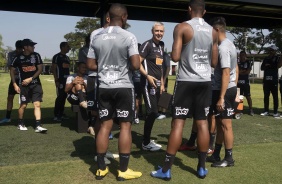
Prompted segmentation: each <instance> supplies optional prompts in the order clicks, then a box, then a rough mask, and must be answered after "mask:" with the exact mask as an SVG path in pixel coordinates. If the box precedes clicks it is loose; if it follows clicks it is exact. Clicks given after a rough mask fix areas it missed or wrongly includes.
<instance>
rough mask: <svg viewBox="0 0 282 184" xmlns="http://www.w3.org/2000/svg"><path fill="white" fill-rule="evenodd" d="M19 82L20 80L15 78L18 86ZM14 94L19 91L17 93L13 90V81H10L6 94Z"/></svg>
mask: <svg viewBox="0 0 282 184" xmlns="http://www.w3.org/2000/svg"><path fill="white" fill-rule="evenodd" d="M19 82H20V80H19V79H16V83H17V85H18V86H19ZM15 94H19V93H17V92H16V91H15V88H14V85H13V82H12V81H11V82H10V84H9V89H8V95H15Z"/></svg>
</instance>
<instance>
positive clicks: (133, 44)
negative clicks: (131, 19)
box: [128, 35, 139, 56]
mask: <svg viewBox="0 0 282 184" xmlns="http://www.w3.org/2000/svg"><path fill="white" fill-rule="evenodd" d="M136 54H139V52H138V42H137V39H136V37H135V36H134V35H132V36H130V37H129V46H128V55H129V56H133V55H136Z"/></svg>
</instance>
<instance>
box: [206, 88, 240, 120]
mask: <svg viewBox="0 0 282 184" xmlns="http://www.w3.org/2000/svg"><path fill="white" fill-rule="evenodd" d="M236 95H237V87H236V86H234V87H232V88H229V89H227V90H226V93H225V96H224V102H225V103H224V106H225V107H224V111H222V112H218V110H217V109H216V104H217V102H218V99H219V96H220V90H213V91H212V105H211V110H212V111H213V112H214V114H215V115H216V116H217V117H221V118H223V119H232V118H233V114H234V112H235V111H234V109H235V98H236Z"/></svg>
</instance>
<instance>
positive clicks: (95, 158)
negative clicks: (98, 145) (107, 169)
mask: <svg viewBox="0 0 282 184" xmlns="http://www.w3.org/2000/svg"><path fill="white" fill-rule="evenodd" d="M108 158H109V157H108ZM94 161H95V162H97V156H95V157H94ZM104 161H105V164H106V165H110V164H111V161H110V160H109V159H107V158H106V157H104Z"/></svg>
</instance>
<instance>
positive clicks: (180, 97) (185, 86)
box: [172, 81, 211, 120]
mask: <svg viewBox="0 0 282 184" xmlns="http://www.w3.org/2000/svg"><path fill="white" fill-rule="evenodd" d="M210 93H211V82H187V81H178V82H176V83H175V88H174V94H173V99H172V117H173V118H174V119H186V118H188V117H191V115H192V117H193V118H194V119H195V120H206V119H207V115H208V113H209V106H210Z"/></svg>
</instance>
